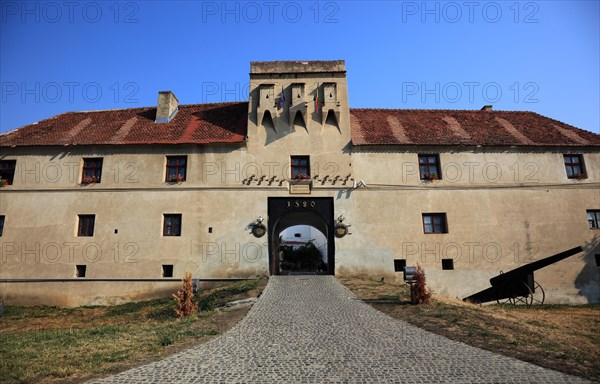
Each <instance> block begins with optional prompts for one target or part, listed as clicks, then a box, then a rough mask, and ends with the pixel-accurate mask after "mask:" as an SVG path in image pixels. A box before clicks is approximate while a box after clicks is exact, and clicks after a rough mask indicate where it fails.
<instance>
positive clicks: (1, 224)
mask: <svg viewBox="0 0 600 384" xmlns="http://www.w3.org/2000/svg"><path fill="white" fill-rule="evenodd" d="M3 232H4V216H0V236H2V233H3Z"/></svg>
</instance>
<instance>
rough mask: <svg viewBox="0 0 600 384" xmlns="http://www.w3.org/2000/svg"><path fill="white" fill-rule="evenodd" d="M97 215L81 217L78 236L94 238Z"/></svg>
mask: <svg viewBox="0 0 600 384" xmlns="http://www.w3.org/2000/svg"><path fill="white" fill-rule="evenodd" d="M95 219H96V215H79V227H78V229H77V236H94V221H95Z"/></svg>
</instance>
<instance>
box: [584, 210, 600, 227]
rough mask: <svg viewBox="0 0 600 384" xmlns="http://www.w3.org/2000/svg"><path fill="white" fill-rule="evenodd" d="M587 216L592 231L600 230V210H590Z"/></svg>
mask: <svg viewBox="0 0 600 384" xmlns="http://www.w3.org/2000/svg"><path fill="white" fill-rule="evenodd" d="M587 216H588V225H589V226H590V229H600V209H594V210H588V211H587Z"/></svg>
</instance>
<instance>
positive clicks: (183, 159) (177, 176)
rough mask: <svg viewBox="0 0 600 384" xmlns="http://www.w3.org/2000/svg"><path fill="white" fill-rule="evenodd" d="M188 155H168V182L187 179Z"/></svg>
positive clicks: (166, 179)
mask: <svg viewBox="0 0 600 384" xmlns="http://www.w3.org/2000/svg"><path fill="white" fill-rule="evenodd" d="M186 170H187V156H167V172H166V178H165V181H166V182H171V183H179V182H182V181H185V180H186V173H187V172H186Z"/></svg>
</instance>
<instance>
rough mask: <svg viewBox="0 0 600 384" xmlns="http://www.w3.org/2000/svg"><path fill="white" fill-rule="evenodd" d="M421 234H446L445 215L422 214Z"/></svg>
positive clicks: (446, 223)
mask: <svg viewBox="0 0 600 384" xmlns="http://www.w3.org/2000/svg"><path fill="white" fill-rule="evenodd" d="M423 232H425V233H448V222H447V220H446V214H445V213H423Z"/></svg>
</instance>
